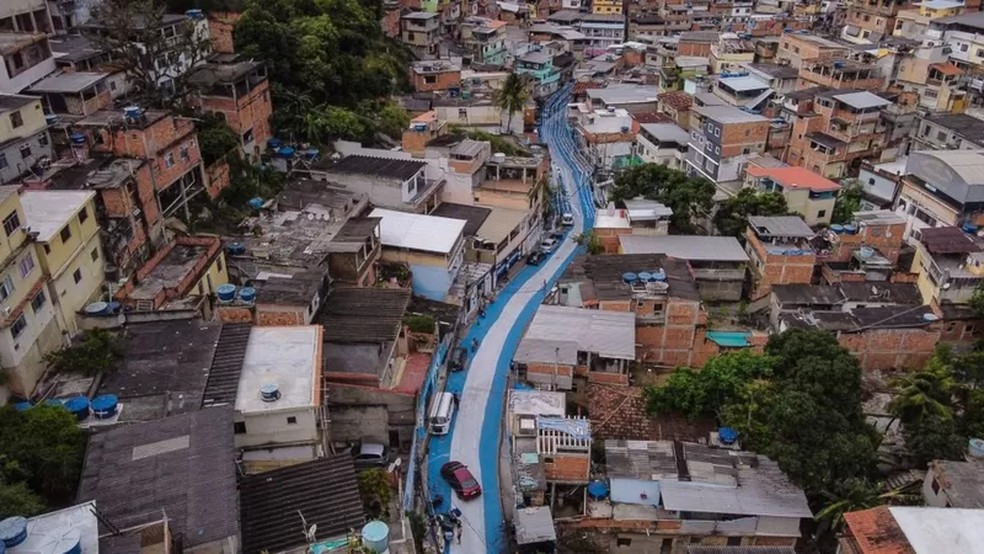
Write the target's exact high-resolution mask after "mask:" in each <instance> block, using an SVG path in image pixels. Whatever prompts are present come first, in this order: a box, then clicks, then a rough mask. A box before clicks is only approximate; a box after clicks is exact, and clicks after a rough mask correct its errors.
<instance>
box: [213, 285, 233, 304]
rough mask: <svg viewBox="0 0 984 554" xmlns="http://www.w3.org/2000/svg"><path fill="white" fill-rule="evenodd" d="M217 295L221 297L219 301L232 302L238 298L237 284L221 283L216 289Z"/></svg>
mask: <svg viewBox="0 0 984 554" xmlns="http://www.w3.org/2000/svg"><path fill="white" fill-rule="evenodd" d="M215 295H216V296H218V297H219V302H232V301H233V300H235V299H236V285H230V284H228V283H226V284H224V285H219V286H218V287H216V289H215Z"/></svg>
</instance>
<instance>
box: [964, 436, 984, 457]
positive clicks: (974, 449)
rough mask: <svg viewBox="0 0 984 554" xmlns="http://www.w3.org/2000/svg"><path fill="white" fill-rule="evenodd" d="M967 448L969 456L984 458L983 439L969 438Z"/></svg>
mask: <svg viewBox="0 0 984 554" xmlns="http://www.w3.org/2000/svg"><path fill="white" fill-rule="evenodd" d="M967 449H968V450H969V451H970V455H971V456H973V457H975V458H984V440H981V439H970V441H968V447H967Z"/></svg>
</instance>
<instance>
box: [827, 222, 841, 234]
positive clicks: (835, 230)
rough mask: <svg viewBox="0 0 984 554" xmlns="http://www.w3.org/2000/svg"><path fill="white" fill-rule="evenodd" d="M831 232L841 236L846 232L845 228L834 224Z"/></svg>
mask: <svg viewBox="0 0 984 554" xmlns="http://www.w3.org/2000/svg"><path fill="white" fill-rule="evenodd" d="M830 230H831V231H833V232H834V233H836V234H838V235H839V234H841V233H843V232H844V226H843V225H838V224H837V223H834V224H833V225H831V226H830Z"/></svg>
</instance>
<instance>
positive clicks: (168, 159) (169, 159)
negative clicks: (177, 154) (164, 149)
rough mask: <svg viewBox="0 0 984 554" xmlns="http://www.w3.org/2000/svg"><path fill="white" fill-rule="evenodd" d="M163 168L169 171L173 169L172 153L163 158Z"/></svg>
mask: <svg viewBox="0 0 984 554" xmlns="http://www.w3.org/2000/svg"><path fill="white" fill-rule="evenodd" d="M164 167H166V168H168V169H171V168H172V167H174V152H171V153H170V154H168V155H167V156H165V157H164Z"/></svg>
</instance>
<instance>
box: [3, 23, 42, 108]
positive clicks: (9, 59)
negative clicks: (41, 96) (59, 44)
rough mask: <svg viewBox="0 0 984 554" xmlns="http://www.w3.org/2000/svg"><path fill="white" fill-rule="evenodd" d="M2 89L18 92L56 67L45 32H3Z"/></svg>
mask: <svg viewBox="0 0 984 554" xmlns="http://www.w3.org/2000/svg"><path fill="white" fill-rule="evenodd" d="M0 61H2V63H0V93H4V94H17V93H19V92H21V91H23V90H24V89H26V88H27V87H29V86H31V85H32V84H34V83H36V82H38V81H40V80H41V79H43V78H45V77H46V76H47V75H49V74H51V73H53V72H54V71H55V59H54V57H52V55H51V47H50V46H49V44H48V37H47V36H46V35H45V34H44V33H33V32H21V33H11V32H0Z"/></svg>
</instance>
